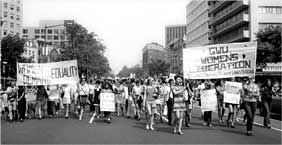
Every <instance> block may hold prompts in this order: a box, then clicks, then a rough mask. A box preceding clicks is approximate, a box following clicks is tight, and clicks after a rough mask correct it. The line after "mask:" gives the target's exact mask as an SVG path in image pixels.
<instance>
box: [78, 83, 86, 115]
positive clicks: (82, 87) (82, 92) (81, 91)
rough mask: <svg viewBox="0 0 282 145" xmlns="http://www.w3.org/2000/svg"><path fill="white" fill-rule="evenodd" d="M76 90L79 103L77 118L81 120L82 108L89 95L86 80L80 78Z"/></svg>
mask: <svg viewBox="0 0 282 145" xmlns="http://www.w3.org/2000/svg"><path fill="white" fill-rule="evenodd" d="M77 92H78V93H79V96H78V100H79V105H80V106H78V108H79V109H80V115H79V120H82V115H83V110H84V108H85V106H86V105H87V99H88V95H89V86H88V84H86V80H85V79H82V83H81V85H78V88H77Z"/></svg>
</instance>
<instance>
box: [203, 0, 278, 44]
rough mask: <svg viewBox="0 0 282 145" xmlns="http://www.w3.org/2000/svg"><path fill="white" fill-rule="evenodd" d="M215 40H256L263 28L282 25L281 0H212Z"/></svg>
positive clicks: (215, 41) (228, 41)
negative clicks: (257, 34)
mask: <svg viewBox="0 0 282 145" xmlns="http://www.w3.org/2000/svg"><path fill="white" fill-rule="evenodd" d="M209 5H210V11H209V12H210V16H211V19H210V26H211V28H212V32H213V34H212V36H211V38H212V40H213V42H214V43H215V44H219V43H232V42H246V41H254V40H256V35H255V33H257V32H258V31H259V29H262V28H265V27H269V26H282V1H281V0H234V1H221V0H209Z"/></svg>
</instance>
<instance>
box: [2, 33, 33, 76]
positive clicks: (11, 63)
mask: <svg viewBox="0 0 282 145" xmlns="http://www.w3.org/2000/svg"><path fill="white" fill-rule="evenodd" d="M24 43H25V40H24V39H21V38H20V37H19V36H12V35H8V36H6V37H4V38H3V39H2V41H1V54H2V63H3V62H7V64H5V73H4V74H3V70H2V68H1V71H2V73H1V75H2V76H5V77H12V78H16V75H17V62H31V60H32V58H27V59H26V58H24V57H22V54H23V52H24Z"/></svg>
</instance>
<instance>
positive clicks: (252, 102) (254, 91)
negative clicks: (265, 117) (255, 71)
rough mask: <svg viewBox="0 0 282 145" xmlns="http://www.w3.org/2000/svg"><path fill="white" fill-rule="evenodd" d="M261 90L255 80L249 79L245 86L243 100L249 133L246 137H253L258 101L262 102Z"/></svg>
mask: <svg viewBox="0 0 282 145" xmlns="http://www.w3.org/2000/svg"><path fill="white" fill-rule="evenodd" d="M259 92H260V90H259V87H258V85H257V84H255V78H254V77H249V80H248V81H247V82H246V83H245V84H243V91H242V100H243V105H244V109H245V112H246V116H247V133H246V135H248V136H252V130H253V124H254V117H255V112H256V108H257V101H258V100H260V94H259Z"/></svg>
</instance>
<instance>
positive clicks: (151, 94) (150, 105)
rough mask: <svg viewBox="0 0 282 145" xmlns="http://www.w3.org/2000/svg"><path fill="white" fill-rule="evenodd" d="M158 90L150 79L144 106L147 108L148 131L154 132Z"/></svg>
mask: <svg viewBox="0 0 282 145" xmlns="http://www.w3.org/2000/svg"><path fill="white" fill-rule="evenodd" d="M157 92H158V90H157V89H156V88H155V87H154V86H153V83H152V79H148V81H147V86H146V88H145V93H144V94H145V95H144V100H143V104H144V106H146V111H147V125H146V129H147V130H149V129H151V130H154V127H153V124H154V113H155V112H156V97H157Z"/></svg>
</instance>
